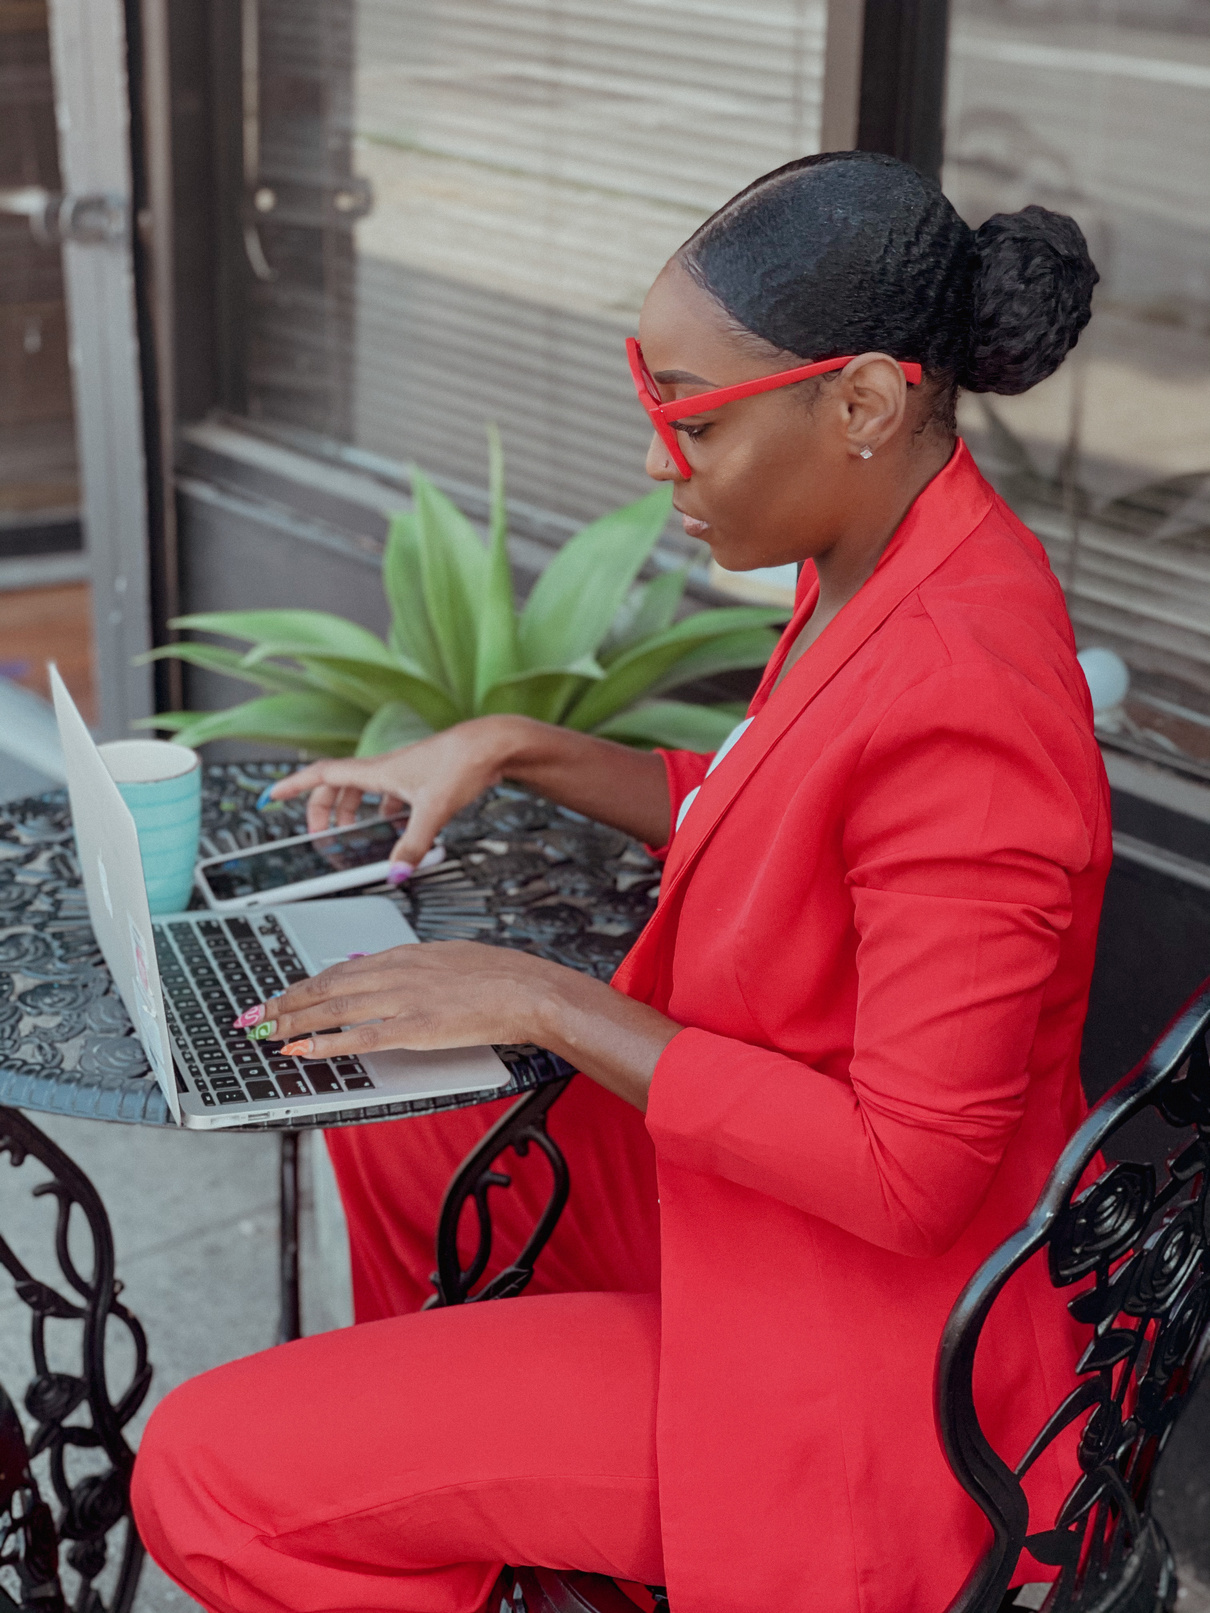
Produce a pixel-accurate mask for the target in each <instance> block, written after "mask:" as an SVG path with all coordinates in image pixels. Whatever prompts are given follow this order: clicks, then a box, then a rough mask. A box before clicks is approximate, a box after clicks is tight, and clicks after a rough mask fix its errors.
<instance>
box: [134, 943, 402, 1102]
mask: <svg viewBox="0 0 1210 1613" xmlns="http://www.w3.org/2000/svg"><path fill="white" fill-rule="evenodd" d="M152 929H153V930H154V931H155V952H156V961H157V962H158V964H159V969H160V984H161V986H162V988H163V993H164V1009H165V1012H166V1014H167V1016H168V1028H169V1030H170V1031H171V1033H172V1039H173V1041H174V1042H175V1044H176V1046H177V1049H178V1050H179V1052H180V1055H181V1059H182V1061H183V1063H184V1065H185V1069H186V1071H187V1072H188V1075H189V1079H190V1080H191V1081H192V1083H193V1085H194V1088H195V1090H196V1091H197V1094H198V1096H199V1098H200V1099H201V1101H202V1103H203V1104H204V1105H205V1107H206V1108H208V1109H213V1108H216V1107H219V1106H226V1105H228V1104H241V1103H256V1104H264V1103H271V1102H272V1101H273V1100H274V1099H276V1098H307V1097H311V1096H312V1095H316V1096H321V1097H326V1096H328V1095H329V1094H332V1093H339V1092H359V1091H364V1090H366V1089H367V1088H370V1087H373V1086H374V1081H373V1080H372V1079H371V1077H370V1075H369V1074H368V1073H367V1071H366V1069H365V1067H364V1066H363V1065H362V1063H361V1060H360V1059H356V1058H339V1059H333V1060H331V1061H330V1062H329V1061H327V1060H325V1061H323V1062H318V1061H311V1062H304V1061H303V1060H300V1059H285V1058H282V1056H281V1043H280V1042H253V1041H250V1040H249V1039H248V1037H247V1036H246V1035H245V1033H244V1032H243V1031H242V1030H235V1029H234V1028H233V1027H232V1023H231V1022H232V1020H233V1019H235V1017H236V1016H237V1015H238V1014H242V1013H243V1011H244V1009H245V1008H251V1007H252V1005H253V1004H254V1003H259V1002H264V1001H265V999H266V998H268V997H273V996H276V994H277V993H278V992H280V991H284V990H285V988H286V987H287V986H290V985H294V984H295V983H296V982H298V981H300V980H306V979H307V978H308V972H307V970H306V969H304V968H303V966H302V964H301V962H300V961H299V959H298V957H297V955H296V954H295V952H294V949H293V948H292V947H291V945H290V943H289V941H288V940H287V938H286V934H285V931H284V930H283V929H282V927H281V925H280V924H279V923H278V921H277V919H275V918H274V917H272V916H271V915H269V914H257V916H256V918H255V919H246V918H218V917H215V918H212V919H203V920H201V922H200V923H197V924H187V923H182V922H180V921H178V922H177V923H167V924H154V923H153V925H152ZM177 1084H178V1086H183V1083H182V1080H181V1075H180V1072H179V1071H178V1072H177ZM186 1090H187V1089H186Z"/></svg>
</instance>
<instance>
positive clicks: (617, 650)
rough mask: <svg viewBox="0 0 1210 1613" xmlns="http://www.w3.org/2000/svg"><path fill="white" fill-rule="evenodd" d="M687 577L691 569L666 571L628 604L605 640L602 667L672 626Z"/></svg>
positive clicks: (623, 607) (680, 568)
mask: <svg viewBox="0 0 1210 1613" xmlns="http://www.w3.org/2000/svg"><path fill="white" fill-rule="evenodd" d="M688 576H689V567H688V566H678V568H677V569H676V570H675V571H665V572H663V573H662V574H661V575H660V576H658V577H653V578H652V580H651V581H650V582H649V583H648V584H647V585H646V586H645V587H644V588H643V589H641V590H640V591H639V595H638V598H637V599H635V600H634V602H633V605H631V603H630V601H627V604H626V605H623V606H622V609H621V610H620V611H619V612H618V614H617V616H616V617H615V618H614V621H613V625H612V627H611V628H610V630H609V637H608V639H607V640H606V641H605V648H604V650H603V651H602V653H601V657H600V660H601V665H602V666H608V665H609V664H610V662H611V661H616V660H617V658H618V656H619V655H620V654H621V653H622V651H623V650H628V649H630V648H631V646H632V645H634V644H639V643H641V642H642V640H643V639H645V638H650V637H651V636H652V634H654V633H662V632H663V631H664V630H665V628H668V627H671V626H672V618H673V617H674V616H675V615H676V608H677V606H678V605H679V604H680V602H681V596H682V594H684V592H685V582H686V579H687V578H688ZM628 606H629V607H630V608H628Z"/></svg>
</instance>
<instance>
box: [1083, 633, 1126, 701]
mask: <svg viewBox="0 0 1210 1613" xmlns="http://www.w3.org/2000/svg"><path fill="white" fill-rule="evenodd" d="M1077 660H1078V661H1079V663H1080V666H1081V667H1082V668H1083V671H1084V676H1085V677H1086V678H1087V679H1088V692H1089V694H1091V696H1092V709H1093V711H1095V712H1102V711H1110V710H1112V708H1113V707H1114V706H1120V705H1121V703H1122V701H1123V700H1125V698H1126V696H1127V694H1128V693H1129V691H1130V668H1129V667H1128V666H1127V665H1126V663H1125V661H1123V660H1122V657H1121V656H1120V655H1119V654H1118V653H1117V651H1116V650H1107V649H1104V648H1102V647H1101V646H1100V645H1092V646H1090V648H1088V649H1087V650H1081V651H1080V653H1079V655H1078V657H1077Z"/></svg>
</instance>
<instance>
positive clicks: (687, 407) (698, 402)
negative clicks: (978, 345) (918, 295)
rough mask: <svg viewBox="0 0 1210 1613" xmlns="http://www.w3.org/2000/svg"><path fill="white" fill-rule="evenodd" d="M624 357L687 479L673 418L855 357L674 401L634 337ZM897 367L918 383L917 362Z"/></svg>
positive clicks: (801, 378) (841, 365)
mask: <svg viewBox="0 0 1210 1613" xmlns="http://www.w3.org/2000/svg"><path fill="white" fill-rule="evenodd" d="M626 356H627V358H628V359H629V360H630V373H631V375H632V376H633V377H634V389H635V391H636V392H637V393H638V395H639V402H640V403H641V404H642V405H643V407H644V409H646V411H647V413H648V414H649V415H650V416H651V424H652V425H653V426H654V427H655V431H656V435H657V436H658V437H659V439H660V441H661V442H662V443H663V444H664V447H665V448H667V450H668V452H669V454H671V456H672V463H673V464H674V465H675V466H676V468H677V470H679V471H680V473H681V475H682V476H683V477H684V478H685V480H686V481H688V480H689V478H690V477H691V476H692V475H693V470H692V467H691V466H690V464H689V461H688V460H687V459H686V458H685V456H684V454H683V453H682V452H681V445H680V443H679V441H678V440H677V435H676V432H675V431H674V430H673V422H674V421H676V420H684V419H685V418H686V416H688V415H693V414H706V413H707V412H708V411H709V410H711V409H717V408H719V407H720V406H721V405H722V404H724V403H733V402H734V401H735V400H736V398H750V397H752V396H753V395H754V394H755V393H757V392H774V391H776V389H777V388H778V387H781V386H793V385H794V383H795V381H807V380H809V379H810V378H811V376H813V375H824V374H826V373H827V371H828V370H843V369H844V367H845V365H846V364H851V363H852V361H853V357H854V355H853V354H852V353H850V354H849V356H848V357H847V358H825V359H821V360H820V362H819V363H818V364H804V365H802V366H801V367H800V368H799V369H796V370H779V371H778V372H777V374H776V375H760V376H757V378H756V380H755V381H740V382H739V383H738V385H736V386H720V387H716V388H715V389H714V391H713V392H698V393H695V395H694V396H693V397H691V398H681V399H679V400H678V401H677V402H676V403H661V401H660V389H659V387H658V386H657V385H656V384H655V378H654V377H653V376H652V373H651V371H650V370H649V369H648V368H647V365H646V362H645V361H644V358H643V349H642V348H641V347H640V346H639V344H638V342H637V341H636V339H635V338H634V337H633V336H628V337H627V338H626ZM899 368H900V369H901V370H902V371H903V373H904V375H905V377H906V378H907V383H908V385H909V386H919V385H920V375H921V371H920V366H919V364H911V363H905V362H904V361H903V360H902V359H901V360H900V361H899Z"/></svg>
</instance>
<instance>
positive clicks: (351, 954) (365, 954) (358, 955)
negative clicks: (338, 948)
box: [345, 952, 370, 962]
mask: <svg viewBox="0 0 1210 1613" xmlns="http://www.w3.org/2000/svg"><path fill="white" fill-rule="evenodd" d="M369 955H370V954H369V953H368V952H346V953H345V957H346V958H348V959H349V961H350V962H352V960H353V959H354V958H368V957H369Z"/></svg>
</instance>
